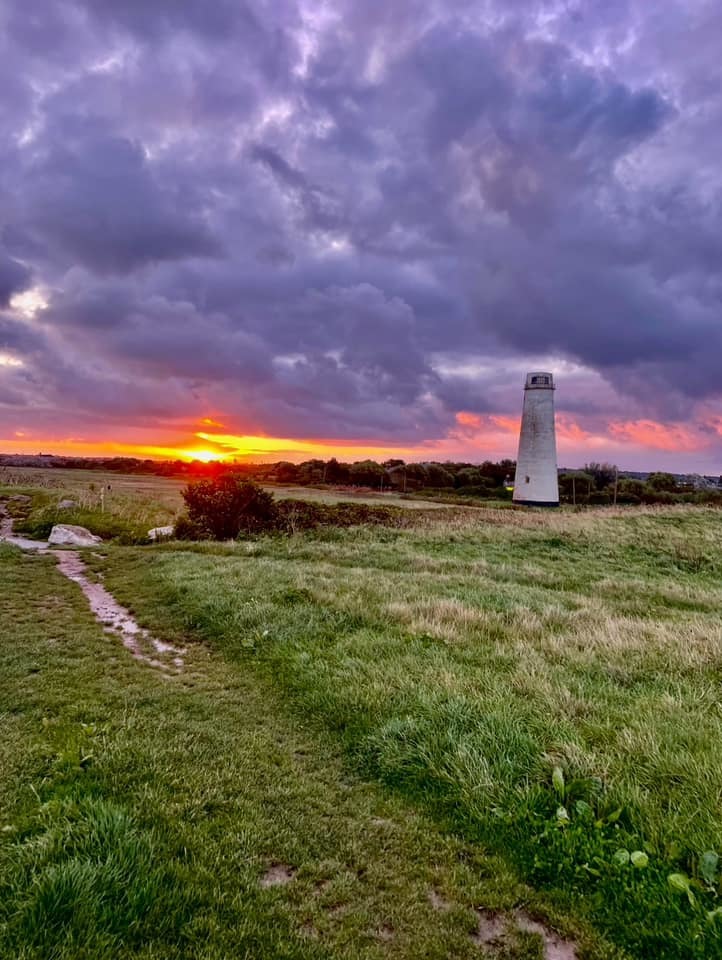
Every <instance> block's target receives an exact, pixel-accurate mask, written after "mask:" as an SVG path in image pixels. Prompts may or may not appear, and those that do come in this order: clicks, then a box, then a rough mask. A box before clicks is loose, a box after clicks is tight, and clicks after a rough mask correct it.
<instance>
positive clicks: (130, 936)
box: [0, 544, 616, 960]
mask: <svg viewBox="0 0 722 960" xmlns="http://www.w3.org/2000/svg"><path fill="white" fill-rule="evenodd" d="M156 554H157V551H154V553H153V555H154V556H155V555H156ZM149 555H150V554H149ZM138 556H139V557H141V558H143V556H144V554H143V551H128V550H127V549H126V548H120V547H118V548H115V549H114V551H113V553H112V557H117V559H118V560H120V561H121V565H120V566H119V568H118V575H120V573H121V568H122V570H124V571H125V573H124V574H123V580H124V582H125V583H126V586H127V587H129V586H130V580H129V579H128V568H127V567H126V566H125V561H126V560H130V559H131V558H132V557H138ZM198 556H199V558H201V557H202V555H200V554H199V555H198ZM168 557H170V555H168ZM141 567H142V568H145V563H144V561H143V560H142V559H141ZM0 582H2V585H3V590H2V595H1V597H0V604H1V610H2V623H3V633H2V639H1V640H0V655H1V657H2V669H0V717H1V721H2V729H3V736H2V738H0V768H1V769H2V771H3V775H2V776H1V777H0V957H2V958H3V960H5V958H8V960H10V958H12V960H31V958H32V960H41V958H42V960H48V958H53V960H110V958H113V960H117V958H125V957H133V958H135V957H138V958H147V960H150V958H153V960H160V958H162V960H172V958H189V960H190V958H193V960H195V958H201V960H225V958H227V957H234V958H235V957H238V958H248V960H251V958H253V960H255V958H265V957H268V958H288V960H300V958H314V960H320V958H327V960H329V958H349V960H351V958H353V960H357V958H358V960H360V958H364V960H365V958H369V960H376V958H382V957H389V958H400V960H401V958H407V960H416V958H418V957H422V956H423V957H428V958H430V960H434V958H436V960H442V958H447V957H450V956H453V957H458V958H469V960H471V958H477V960H478V957H479V956H480V949H479V947H478V946H477V944H476V943H475V942H474V941H473V939H472V937H471V935H472V934H473V933H474V932H475V931H476V930H477V927H478V924H479V915H478V914H477V909H478V908H480V907H483V908H485V909H486V910H492V911H497V910H498V911H503V912H504V913H505V914H506V915H508V916H512V914H513V911H514V909H516V908H518V907H520V906H523V907H525V909H526V910H527V912H529V913H532V914H534V915H537V916H539V915H541V916H545V917H547V918H549V919H550V920H551V921H552V922H554V923H555V925H557V926H558V927H559V928H560V929H561V930H563V931H564V932H567V933H575V934H576V935H577V937H578V942H579V943H580V957H583V958H598V960H602V958H605V957H606V958H609V957H612V956H615V955H616V954H614V953H613V952H610V951H609V950H606V949H605V948H604V947H603V946H600V945H599V942H598V940H597V938H595V937H594V936H593V934H592V933H591V932H590V931H589V930H588V929H586V928H585V927H584V925H583V924H576V925H575V924H573V923H572V922H571V921H570V920H569V918H567V917H565V915H564V912H563V911H562V910H558V909H556V908H555V906H554V903H553V902H551V901H547V900H545V899H544V898H541V897H540V896H539V895H538V894H535V893H534V892H533V891H532V890H531V889H529V888H528V887H524V886H522V885H521V884H520V883H519V882H518V880H517V879H516V878H515V875H514V873H513V871H511V870H510V869H509V867H508V866H507V865H506V864H505V862H504V861H503V860H501V859H498V858H495V857H494V856H492V855H490V854H489V853H488V852H487V851H486V850H485V849H484V848H483V847H482V846H480V845H478V844H475V843H470V842H467V841H464V840H463V839H461V838H455V837H454V836H452V835H450V834H449V833H446V832H444V831H443V830H440V829H439V828H438V826H437V825H435V824H434V823H433V822H432V820H430V819H429V817H428V816H426V815H424V814H423V813H422V812H420V811H418V810H416V809H414V807H413V806H410V805H409V804H408V803H407V802H405V801H404V799H403V798H402V797H398V796H393V795H390V794H389V793H388V792H386V791H384V790H383V789H380V788H378V787H376V786H374V785H372V784H370V783H367V782H364V780H363V779H361V778H359V776H358V774H355V773H354V772H353V771H352V770H351V769H350V768H349V766H348V764H347V763H346V762H345V761H344V759H343V757H342V756H341V754H340V752H339V749H338V745H337V743H336V740H335V738H334V737H332V736H330V735H327V734H325V733H324V732H323V731H322V730H321V729H319V727H318V725H317V724H315V723H312V722H311V721H310V720H309V719H307V718H304V717H302V716H299V715H297V714H295V715H294V714H291V713H289V711H288V709H287V705H286V704H285V702H284V699H283V692H282V691H280V690H278V689H277V688H276V687H275V684H274V683H273V682H271V681H269V680H267V679H265V678H264V677H263V676H262V675H261V674H260V673H259V672H258V671H257V670H255V669H250V670H249V669H248V664H241V665H240V666H239V664H237V663H235V662H229V661H226V660H225V658H223V657H221V656H218V655H215V654H213V653H212V652H211V651H209V649H208V648H206V647H205V646H203V645H200V644H191V645H190V647H189V649H188V652H187V654H186V657H185V660H186V665H185V669H184V672H183V673H182V674H181V675H179V676H176V677H165V676H161V675H159V674H158V673H157V672H156V671H154V670H152V669H150V668H148V667H147V666H145V665H144V664H142V663H138V662H137V661H135V660H133V658H132V657H131V656H130V654H129V653H128V652H127V651H126V650H125V649H123V648H122V647H121V646H120V644H119V643H118V642H117V641H116V640H115V639H113V638H111V637H108V636H106V635H105V634H104V633H103V630H102V628H101V626H100V625H98V624H97V623H95V622H94V620H93V619H92V616H91V614H90V612H89V611H88V609H87V607H86V605H85V601H84V599H83V597H82V595H81V593H80V591H79V590H78V589H77V587H76V586H75V585H74V584H72V583H70V582H69V581H67V580H65V579H64V578H63V577H61V576H60V574H59V573H58V572H57V571H56V570H55V569H54V563H53V559H52V558H51V557H47V556H38V555H32V554H21V553H20V551H19V550H16V549H14V548H11V547H8V546H6V545H3V544H0ZM155 619H156V625H157V626H159V627H163V629H159V633H164V634H169V633H170V632H172V631H170V630H166V629H165V627H164V626H163V625H162V624H161V622H160V621H161V620H163V619H164V615H163V614H162V613H161V608H160V607H157V606H156V616H155ZM269 870H270V871H271V873H270V874H269ZM268 876H270V878H271V879H272V878H273V877H274V876H275V877H280V878H281V879H287V878H289V877H290V881H289V882H287V883H283V884H278V885H268V886H266V885H264V883H263V882H262V881H263V879H264V877H268ZM493 955H494V956H496V957H497V960H503V958H507V960H540V958H541V956H542V953H541V941H540V939H539V937H538V936H532V935H529V934H528V933H524V932H523V931H517V932H516V933H513V934H510V935H509V936H508V937H507V939H506V940H505V942H504V944H502V945H500V946H499V949H498V950H496V951H495V952H494V954H493Z"/></svg>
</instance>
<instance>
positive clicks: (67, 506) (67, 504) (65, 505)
mask: <svg viewBox="0 0 722 960" xmlns="http://www.w3.org/2000/svg"><path fill="white" fill-rule="evenodd" d="M73 507H77V503H76V502H75V500H61V501H60V503H59V504H58V510H72V509H73Z"/></svg>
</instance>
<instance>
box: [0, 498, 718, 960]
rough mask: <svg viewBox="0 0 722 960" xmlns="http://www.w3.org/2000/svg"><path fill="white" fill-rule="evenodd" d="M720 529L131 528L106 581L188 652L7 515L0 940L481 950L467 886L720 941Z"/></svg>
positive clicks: (50, 946)
mask: <svg viewBox="0 0 722 960" xmlns="http://www.w3.org/2000/svg"><path fill="white" fill-rule="evenodd" d="M52 496H55V493H53V494H52ZM140 499H141V500H143V501H144V502H141V503H139V504H138V505H137V506H136V507H133V505H132V503H131V504H130V506H129V514H130V513H132V510H133V509H137V510H139V511H148V516H149V517H150V516H151V515H153V510H155V509H157V500H156V501H155V505H154V504H150V503H148V502H147V500H146V494H144V495H143V497H142V498H140ZM41 507H42V505H41V504H39V505H38V509H40V508H41ZM36 513H37V509H36V510H34V511H33V514H31V516H33V515H36ZM157 522H160V520H158V521H157ZM151 525H154V523H149V526H151ZM721 535H722V512H720V511H716V510H714V509H705V508H688V507H683V508H661V509H618V510H611V509H607V510H599V511H588V512H580V513H575V512H572V511H561V512H554V513H549V512H543V511H506V510H504V511H495V510H488V511H481V510H474V511H466V512H464V511H443V512H442V511H438V512H437V513H436V514H434V515H433V516H432V515H429V514H425V515H423V516H421V515H420V516H419V517H418V520H417V521H415V524H414V525H413V526H411V527H408V528H405V529H400V530H399V529H393V530H392V529H386V528H368V529H365V528H353V529H347V530H323V531H321V532H316V533H306V534H299V535H295V536H293V537H291V538H282V537H273V538H261V539H258V540H253V541H248V542H245V543H239V544H236V545H213V544H201V545H192V544H189V545H180V544H172V543H171V544H165V545H162V546H156V547H152V548H128V547H121V546H112V547H110V548H108V549H107V551H106V552H107V556H106V558H105V559H100V558H98V557H93V558H92V559H90V560H89V562H90V563H91V564H92V565H93V567H94V568H95V569H96V570H98V571H100V570H102V572H103V575H104V578H105V583H106V585H107V586H108V587H109V589H111V591H112V592H113V593H115V594H116V595H117V596H118V597H119V599H120V600H121V601H122V602H124V603H125V604H126V605H127V606H129V607H131V608H132V609H133V610H134V611H135V612H136V614H137V616H138V618H139V619H140V620H141V622H142V623H143V624H144V625H146V626H148V627H150V628H151V629H152V630H153V631H154V632H155V633H156V634H157V635H158V636H161V637H163V638H164V639H168V640H176V639H178V638H180V639H181V640H182V641H183V642H186V643H187V642H190V643H191V646H190V652H189V655H188V665H187V667H186V671H185V673H184V674H183V675H182V677H180V678H170V679H169V678H159V677H158V676H156V675H155V674H154V673H153V672H152V671H149V670H147V669H146V668H144V667H142V665H139V664H137V663H135V662H133V661H132V660H131V659H130V658H129V655H128V654H127V653H126V652H125V651H124V650H122V649H118V648H117V647H116V646H115V645H114V642H113V641H111V640H108V639H106V638H104V636H103V634H102V631H101V630H100V628H99V627H97V626H96V625H94V624H93V623H92V621H91V619H90V616H89V614H88V613H87V611H86V610H85V607H84V604H83V600H82V597H81V596H80V594H79V592H78V591H77V588H75V587H74V585H72V584H69V583H67V582H66V581H63V580H62V578H60V577H59V575H57V573H55V572H54V571H53V570H52V560H51V558H43V557H37V558H31V557H22V556H21V555H20V554H19V553H18V552H17V551H15V550H10V549H9V548H6V547H2V546H0V567H1V568H2V569H1V570H0V580H1V582H2V583H3V594H2V596H1V597H0V603H1V604H2V614H3V623H6V622H8V623H13V624H14V633H13V635H12V639H11V642H10V643H8V642H7V641H6V642H4V645H3V647H2V650H3V658H4V661H7V662H8V663H9V664H10V669H7V670H3V671H0V684H1V685H0V713H2V712H3V710H4V709H5V708H4V705H7V713H6V716H5V717H4V718H3V722H4V729H5V728H6V729H7V731H8V738H7V739H5V740H3V741H0V762H2V763H3V764H4V768H5V769H6V770H7V771H8V776H6V777H3V778H0V805H2V809H3V810H7V811H8V812H7V813H0V829H1V828H2V827H3V821H2V817H3V816H4V817H5V818H6V823H5V825H6V826H10V827H12V829H11V830H9V831H5V832H2V833H0V850H1V851H2V852H1V853H0V856H1V857H2V858H3V859H2V860H0V877H2V878H3V879H2V881H0V904H2V906H1V907H0V918H1V919H0V924H1V925H0V943H2V944H3V945H4V944H5V943H7V947H6V948H5V949H6V952H5V954H3V953H2V951H1V950H0V956H8V957H9V956H13V957H15V956H23V957H36V956H37V957H40V956H43V957H45V956H53V957H55V956H58V957H63V958H70V957H73V958H74V957H84V956H87V957H93V958H95V957H96V956H97V957H101V958H102V957H105V956H108V957H110V956H123V955H128V956H144V957H146V956H147V957H174V956H188V957H191V956H193V957H195V956H201V957H205V956H207V957H209V958H211V957H213V958H215V957H218V958H220V957H224V956H226V955H233V956H248V957H256V956H273V957H275V956H288V957H301V956H304V957H306V956H309V957H311V956H313V957H316V956H319V957H321V956H339V957H347V956H348V957H366V956H368V957H376V956H394V957H409V958H412V957H413V958H415V957H418V956H425V957H439V958H441V957H448V956H455V957H457V956H458V957H463V956H475V957H477V958H478V957H479V956H480V953H481V955H483V953H484V952H483V950H481V948H480V947H479V945H478V944H475V943H474V942H473V941H472V940H470V938H469V934H470V933H471V932H472V931H473V930H474V927H475V924H476V923H478V917H477V915H476V914H475V913H474V912H473V910H472V907H477V908H485V909H489V910H492V911H493V910H496V909H503V910H504V911H506V912H507V914H509V913H510V911H513V910H514V909H515V908H516V907H518V906H519V905H520V904H521V903H524V902H528V904H529V906H528V908H527V909H528V910H529V911H530V912H531V913H533V914H534V915H536V916H544V917H546V918H547V919H548V920H549V921H550V922H552V923H553V924H554V925H555V926H557V927H558V928H559V929H562V930H563V931H564V932H566V933H568V934H574V935H575V936H576V939H577V942H578V944H579V950H578V953H579V957H580V958H583V960H586V958H591V957H599V958H601V957H612V956H619V957H621V956H628V957H636V958H647V957H651V956H654V957H659V958H668V960H672V958H675V960H677V958H679V957H690V958H698V960H702V958H713V957H718V956H719V955H720V954H721V953H722V918H721V917H720V915H719V914H717V915H716V918H715V916H713V917H712V918H711V919H710V918H709V916H708V915H709V914H713V913H714V911H715V910H716V909H717V907H718V904H719V903H720V895H721V894H722V891H720V888H719V877H717V878H713V879H710V876H711V874H710V870H709V869H708V866H709V858H707V860H705V858H704V854H705V852H706V851H711V850H716V851H717V853H722V809H721V798H722V751H720V749H719V743H720V735H721V734H722V713H720V708H719V684H720V679H721V672H720V663H721V662H722V618H720V615H719V610H720V608H721V607H722V578H721V574H722V558H721V555H720V548H719V544H720V542H721V540H720V538H721ZM193 641H196V642H195V643H194V642H193ZM198 641H202V642H198ZM3 666H5V662H4V663H3ZM83 725H85V726H83ZM555 768H558V769H557V773H556V775H555V776H553V771H554V770H555ZM374 781H375V782H376V784H377V786H376V787H374V786H372V785H371V783H372V782H374ZM560 808H561V809H560ZM379 811H381V812H379ZM384 811H385V812H384ZM96 819H97V821H98V822H97V824H96ZM385 821H391V822H392V823H393V831H391V833H389V831H388V827H387V824H386V823H385ZM229 838H231V839H230V840H229ZM93 844H95V846H93ZM620 851H627V852H628V853H635V851H640V852H643V853H645V854H646V858H647V863H646V865H644V857H640V856H639V855H636V856H635V858H634V859H635V861H636V862H637V863H638V864H642V865H641V866H634V865H633V863H632V862H631V861H629V860H628V857H627V856H626V855H625V854H624V853H620ZM149 858H150V859H149ZM150 862H152V864H153V865H154V868H155V870H156V872H155V873H154V872H153V870H151V869H149V867H148V864H149V863H150ZM273 863H280V864H285V865H287V866H289V867H291V868H292V869H293V871H294V872H293V873H292V876H293V880H292V882H290V883H288V884H286V885H284V886H278V887H270V888H268V889H264V888H263V887H262V886H260V885H259V878H261V877H262V876H263V873H264V870H266V869H267V868H268V866H269V865H270V864H273ZM705 864H707V867H705ZM3 868H4V869H3ZM672 873H685V874H686V875H688V876H689V877H690V878H691V881H692V886H691V887H690V892H691V893H692V896H691V898H688V897H687V896H686V894H685V892H684V890H682V889H680V890H675V889H673V887H672V886H671V885H670V884H669V881H668V876H669V875H670V874H672ZM5 877H7V878H8V879H7V880H5ZM521 882H526V883H527V884H529V886H527V887H522V886H521V885H520V884H521ZM3 883H4V884H5V885H4V886H3V885H2V884H3ZM148 884H150V890H151V893H150V894H149V893H148V888H147V885H148ZM120 890H122V891H123V896H120V895H119V891H120ZM337 890H341V891H342V892H343V897H342V900H343V902H342V903H337V902H336V898H337V893H336V891H337ZM153 891H155V893H153ZM328 891H331V892H332V893H329V895H328V896H326V893H327V892H328ZM431 893H433V897H441V899H442V900H445V901H448V902H449V903H450V904H451V905H452V906H451V909H450V910H436V909H434V908H433V906H430V903H429V896H430V894H431ZM41 894H42V895H41ZM332 894H333V895H332ZM80 896H82V898H83V901H84V903H86V902H87V907H86V908H84V909H85V912H84V913H82V914H80V915H79V919H78V920H77V922H76V920H75V918H74V917H73V916H72V915H71V912H69V911H68V910H67V909H66V907H67V904H68V903H70V902H74V901H75V899H77V898H78V897H80ZM158 903H160V904H166V908H165V909H163V910H162V919H159V918H158V916H157V914H154V913H153V905H154V904H158ZM111 905H112V906H111ZM339 907H340V908H341V909H337V908H339ZM64 911H65V912H64ZM54 918H55V919H54ZM58 918H59V919H58ZM592 930H595V931H596V933H593V932H592ZM83 931H86V933H83ZM83 937H85V940H84V939H83ZM3 938H4V939H3ZM43 938H45V939H43ZM605 943H607V944H609V943H613V944H616V948H613V947H610V946H605ZM201 945H202V946H201ZM540 950H541V947H540V942H539V940H538V938H534V937H533V936H531V935H529V934H525V933H523V932H518V931H517V933H515V934H513V935H510V936H509V937H508V938H507V939H506V941H505V943H504V944H502V945H497V946H496V947H495V948H494V950H492V951H491V952H490V951H489V950H487V953H488V954H489V955H491V956H495V957H497V960H499V958H503V957H507V956H508V957H519V958H521V957H524V958H527V957H535V956H536V957H538V956H540V955H541V953H540ZM203 951H205V952H203Z"/></svg>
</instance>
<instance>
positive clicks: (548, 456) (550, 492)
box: [512, 371, 559, 507]
mask: <svg viewBox="0 0 722 960" xmlns="http://www.w3.org/2000/svg"><path fill="white" fill-rule="evenodd" d="M512 499H513V501H514V503H519V504H524V505H525V506H528V507H558V506H559V481H558V479H557V441H556V435H555V432H554V377H553V376H552V375H551V373H540V372H536V371H535V372H534V373H528V374H527V375H526V384H525V386H524V411H523V413H522V416H521V431H520V433H519V455H518V456H517V458H516V476H515V477H514V496H513V498H512Z"/></svg>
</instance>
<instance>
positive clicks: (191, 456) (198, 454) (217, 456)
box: [178, 450, 227, 463]
mask: <svg viewBox="0 0 722 960" xmlns="http://www.w3.org/2000/svg"><path fill="white" fill-rule="evenodd" d="M178 456H179V457H180V458H181V459H182V460H200V462H201V463H213V461H214V460H223V459H224V458H225V457H226V456H227V454H224V453H221V451H219V450H179V451H178Z"/></svg>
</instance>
